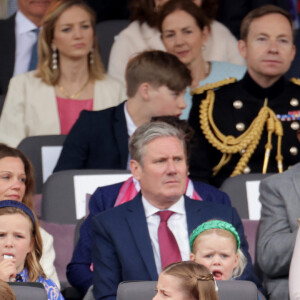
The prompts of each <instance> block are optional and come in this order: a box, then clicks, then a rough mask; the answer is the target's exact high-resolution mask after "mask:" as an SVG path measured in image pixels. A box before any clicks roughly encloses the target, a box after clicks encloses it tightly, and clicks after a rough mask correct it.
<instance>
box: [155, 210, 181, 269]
mask: <svg viewBox="0 0 300 300" xmlns="http://www.w3.org/2000/svg"><path fill="white" fill-rule="evenodd" d="M157 214H158V215H159V216H160V224H159V227H158V242H159V250H160V259H161V266H162V268H164V267H166V266H168V265H169V264H172V263H175V262H179V261H181V260H182V259H181V255H180V250H179V247H178V245H177V242H176V239H175V237H174V235H173V233H172V231H171V230H170V228H169V227H168V220H169V218H170V217H171V215H172V214H173V212H172V211H169V210H163V211H159V212H157Z"/></svg>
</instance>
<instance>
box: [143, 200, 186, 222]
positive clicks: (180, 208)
mask: <svg viewBox="0 0 300 300" xmlns="http://www.w3.org/2000/svg"><path fill="white" fill-rule="evenodd" d="M142 202H143V206H144V210H145V215H146V218H147V217H150V216H152V215H154V214H156V213H157V212H158V211H161V210H162V209H159V208H157V207H155V206H153V205H152V204H151V203H150V202H148V201H147V200H146V198H145V197H144V196H142ZM167 210H170V211H173V212H174V213H177V214H183V215H184V214H185V206H184V197H183V196H181V197H180V199H179V200H178V201H177V202H175V203H174V204H173V205H171V206H170V207H169V208H168V209H167Z"/></svg>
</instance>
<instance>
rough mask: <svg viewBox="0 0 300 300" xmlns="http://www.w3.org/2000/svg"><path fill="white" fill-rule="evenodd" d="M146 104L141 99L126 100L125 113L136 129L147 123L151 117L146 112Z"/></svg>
mask: <svg viewBox="0 0 300 300" xmlns="http://www.w3.org/2000/svg"><path fill="white" fill-rule="evenodd" d="M145 106H146V103H145V102H144V101H143V100H142V99H138V98H137V97H131V98H129V99H128V100H127V111H128V113H129V115H130V117H131V119H132V121H133V123H134V124H135V125H136V126H137V127H138V126H141V125H143V124H144V123H146V122H149V121H150V119H151V116H150V115H149V112H148V111H147V107H145Z"/></svg>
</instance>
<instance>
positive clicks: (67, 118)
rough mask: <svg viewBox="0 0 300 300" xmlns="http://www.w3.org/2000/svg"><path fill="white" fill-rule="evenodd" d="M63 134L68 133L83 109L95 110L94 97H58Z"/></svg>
mask: <svg viewBox="0 0 300 300" xmlns="http://www.w3.org/2000/svg"><path fill="white" fill-rule="evenodd" d="M56 101H57V108H58V115H59V121H60V130H61V134H68V133H69V132H70V130H71V128H72V127H73V125H74V123H75V122H76V121H77V119H78V117H79V114H80V112H81V111H82V110H93V103H94V100H93V99H87V100H74V99H65V98H60V97H56Z"/></svg>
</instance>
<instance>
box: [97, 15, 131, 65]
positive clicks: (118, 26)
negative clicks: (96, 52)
mask: <svg viewBox="0 0 300 300" xmlns="http://www.w3.org/2000/svg"><path fill="white" fill-rule="evenodd" d="M128 25H129V20H108V21H103V22H100V23H98V24H97V25H96V33H97V37H98V42H99V47H100V55H101V59H102V62H103V65H104V68H105V70H107V67H108V60H109V54H110V50H111V47H112V44H113V42H114V40H115V37H116V36H117V35H118V34H119V32H120V31H121V30H123V29H124V28H126V27H127V26H128Z"/></svg>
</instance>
